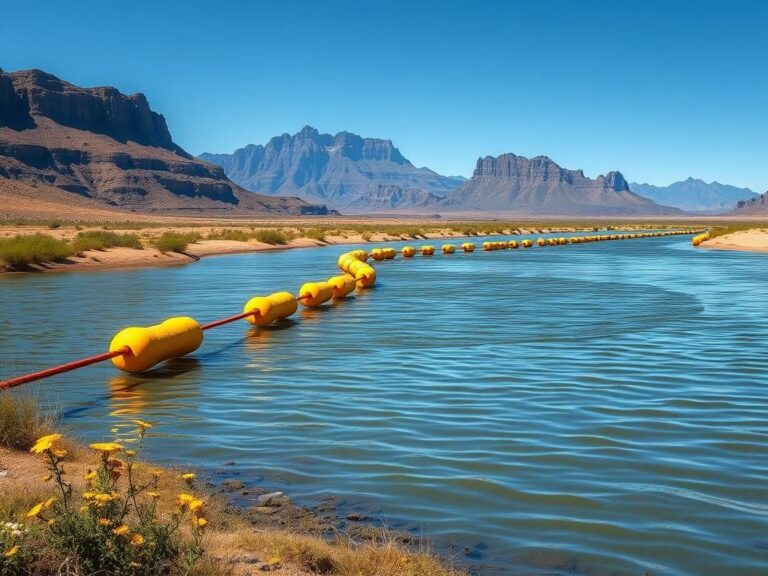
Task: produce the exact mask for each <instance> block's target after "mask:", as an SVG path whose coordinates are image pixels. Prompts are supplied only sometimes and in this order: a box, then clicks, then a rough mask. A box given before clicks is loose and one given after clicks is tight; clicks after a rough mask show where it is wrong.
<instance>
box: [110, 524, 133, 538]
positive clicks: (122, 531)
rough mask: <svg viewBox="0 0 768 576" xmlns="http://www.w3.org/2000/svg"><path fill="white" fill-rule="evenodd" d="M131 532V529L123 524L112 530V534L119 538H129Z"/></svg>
mask: <svg viewBox="0 0 768 576" xmlns="http://www.w3.org/2000/svg"><path fill="white" fill-rule="evenodd" d="M130 531H131V529H130V528H128V526H126V525H125V524H121V525H120V526H118V527H117V528H115V529H113V530H112V532H114V533H115V534H117V535H118V536H127V535H128V533H129V532H130Z"/></svg>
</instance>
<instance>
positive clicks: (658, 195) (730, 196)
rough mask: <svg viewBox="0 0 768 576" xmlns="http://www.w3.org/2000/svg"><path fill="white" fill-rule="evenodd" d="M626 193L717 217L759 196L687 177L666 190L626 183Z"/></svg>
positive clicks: (744, 190) (659, 187) (735, 188)
mask: <svg viewBox="0 0 768 576" xmlns="http://www.w3.org/2000/svg"><path fill="white" fill-rule="evenodd" d="M629 186H630V190H632V191H633V192H634V193H636V194H639V195H640V196H644V197H645V198H648V199H650V200H653V201H654V202H657V203H666V204H667V205H669V206H674V207H676V208H680V209H681V210H687V211H690V212H698V213H704V214H706V213H709V214H718V213H725V212H728V211H730V210H733V209H734V208H736V204H737V202H739V201H740V200H749V199H753V198H757V197H758V196H759V195H758V194H757V193H756V192H753V191H752V190H750V189H749V188H738V187H736V186H731V185H729V184H721V183H720V182H717V181H713V182H709V183H708V182H705V181H704V180H701V179H699V178H693V177H690V176H689V177H688V178H686V179H685V180H679V181H677V182H673V183H672V184H669V185H668V186H655V185H653V184H646V183H643V184H639V183H636V182H632V183H630V185H629Z"/></svg>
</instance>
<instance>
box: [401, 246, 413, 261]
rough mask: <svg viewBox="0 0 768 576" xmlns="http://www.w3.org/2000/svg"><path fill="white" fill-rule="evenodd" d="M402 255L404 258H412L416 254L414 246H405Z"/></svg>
mask: <svg viewBox="0 0 768 576" xmlns="http://www.w3.org/2000/svg"><path fill="white" fill-rule="evenodd" d="M400 254H402V255H403V257H404V258H412V257H413V256H414V255H415V254H416V248H414V247H413V246H403V247H402V248H401V249H400Z"/></svg>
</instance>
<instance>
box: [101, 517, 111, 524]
mask: <svg viewBox="0 0 768 576" xmlns="http://www.w3.org/2000/svg"><path fill="white" fill-rule="evenodd" d="M110 524H112V522H110V520H109V519H108V518H99V526H109V525H110Z"/></svg>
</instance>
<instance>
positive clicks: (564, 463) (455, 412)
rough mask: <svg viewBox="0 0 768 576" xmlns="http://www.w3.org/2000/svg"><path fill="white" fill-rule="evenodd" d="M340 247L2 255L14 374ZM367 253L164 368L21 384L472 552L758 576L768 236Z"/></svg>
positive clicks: (580, 567)
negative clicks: (52, 265) (78, 257)
mask: <svg viewBox="0 0 768 576" xmlns="http://www.w3.org/2000/svg"><path fill="white" fill-rule="evenodd" d="M420 243H421V242H417V243H415V245H417V246H418V245H419V244H420ZM440 243H441V242H439V241H438V242H436V245H437V246H439V245H440ZM401 245H402V244H401ZM347 250H349V247H344V246H335V247H327V248H320V249H311V250H291V251H284V252H273V253H262V254H249V255H237V256H226V257H219V258H208V259H204V260H202V261H201V262H198V263H196V264H194V265H190V266H184V267H178V268H155V269H145V270H129V271H104V272H90V273H66V274H45V275H24V276H14V277H3V278H1V279H0V302H1V303H2V306H1V308H0V377H8V376H11V375H15V374H19V373H25V372H27V371H31V370H35V369H39V368H41V367H45V366H48V365H51V364H53V363H56V362H59V361H64V360H67V359H72V358H76V357H79V356H81V355H86V354H90V353H93V352H97V351H101V350H103V349H105V348H106V346H107V344H108V343H109V340H110V339H111V337H112V335H113V334H114V333H115V332H116V331H117V330H118V329H120V328H122V327H124V326H126V325H147V324H152V323H156V322H157V321H159V320H162V319H164V318H166V317H169V316H172V315H191V316H193V317H195V318H197V319H198V320H200V321H201V322H204V321H209V320H212V319H216V318H220V317H223V316H227V315H230V314H233V313H236V312H238V311H240V309H241V307H242V305H243V303H244V302H245V300H246V299H247V298H249V297H250V296H252V295H257V294H264V293H270V292H272V291H277V290H285V289H288V290H292V291H294V292H295V291H296V290H297V289H298V286H299V285H300V284H301V283H302V282H304V281H309V280H322V279H325V278H327V277H328V276H331V275H332V274H335V273H336V268H335V261H336V257H337V256H338V254H340V253H341V252H344V251H347ZM377 270H378V274H379V283H378V284H377V286H376V288H375V289H373V290H369V291H366V292H363V293H358V294H357V296H356V297H355V298H353V299H350V300H348V301H344V302H340V303H338V304H335V305H333V306H328V307H325V308H322V309H319V310H312V311H309V310H305V311H303V312H300V313H299V314H297V315H296V316H295V320H292V321H290V322H287V323H285V324H283V325H281V326H278V327H275V328H270V329H262V330H259V331H255V330H252V329H249V328H248V327H247V325H246V324H244V323H238V324H234V325H229V326H227V327H222V328H219V329H216V330H212V331H210V332H207V333H206V341H205V343H204V345H203V347H202V348H201V349H200V350H199V351H198V353H196V354H194V355H193V356H191V357H190V358H189V359H187V360H184V361H178V362H175V363H172V364H171V365H170V366H168V367H167V368H165V369H162V370H159V371H157V372H156V373H154V374H148V375H146V376H126V375H121V374H120V373H118V372H117V371H116V370H115V369H114V368H113V367H112V366H111V365H110V364H104V365H98V366H93V367H90V368H86V369H83V370H80V371H77V372H74V373H70V374H67V375H63V376H59V377H56V378H53V379H51V380H48V381H46V382H44V383H38V384H32V385H28V386H27V387H26V388H27V389H28V390H32V391H35V392H36V393H37V394H38V395H40V396H41V397H43V398H44V399H46V400H47V401H49V402H52V403H56V404H58V405H59V407H60V408H61V409H62V410H63V412H64V414H65V415H66V419H67V420H68V423H69V424H70V425H71V428H72V429H74V430H75V431H76V432H77V433H78V434H79V435H80V436H81V437H82V438H83V439H85V440H96V439H102V438H109V437H111V434H110V429H112V428H114V427H116V426H117V427H118V428H120V429H121V430H125V431H127V430H129V429H131V428H133V425H130V424H129V422H130V419H131V418H137V417H138V418H142V419H145V420H149V421H150V422H153V423H155V424H156V426H155V428H154V429H153V430H152V431H153V432H154V434H153V435H152V437H151V441H150V442H149V446H148V454H146V455H147V456H148V457H150V458H153V459H156V460H158V461H163V462H173V463H179V464H189V465H194V466H196V467H198V468H199V469H200V470H202V471H203V473H206V472H207V474H209V475H210V476H211V477H216V476H217V474H218V475H220V474H221V470H222V469H223V468H222V463H224V462H227V461H234V462H235V463H236V464H235V466H230V467H226V469H227V470H228V471H229V472H230V473H235V472H236V473H238V474H239V476H238V477H239V478H240V479H241V480H243V481H244V482H246V483H257V484H258V485H260V486H263V487H266V488H276V489H284V490H286V491H287V492H288V493H289V494H290V495H291V496H292V497H293V498H295V499H298V501H300V502H307V503H311V502H313V501H314V500H316V499H317V498H318V497H320V496H321V495H324V494H328V493H333V494H337V495H339V496H341V497H343V498H344V499H345V500H346V502H347V503H348V504H349V505H350V506H352V507H356V508H358V509H362V510H365V511H366V512H367V513H369V514H372V515H374V516H375V517H377V518H380V519H383V520H384V521H386V522H387V523H388V524H390V525H394V526H398V527H404V528H410V529H413V530H416V531H418V532H420V533H421V534H424V535H427V536H429V537H431V538H432V539H434V541H435V549H436V551H437V552H438V553H441V554H446V555H450V554H451V548H449V546H448V544H450V543H454V544H455V546H456V550H458V552H459V553H458V557H459V560H460V561H461V562H468V563H469V564H471V565H474V566H476V567H479V571H480V572H481V573H483V574H517V573H525V574H530V573H535V574H543V573H546V574H574V573H575V574H582V573H585V574H590V575H592V574H634V575H640V574H644V573H646V572H648V573H651V574H669V575H675V576H678V575H692V574H695V575H700V576H708V575H711V576H724V575H728V576H741V575H750V576H753V575H759V574H766V573H768V533H767V531H766V528H767V521H768V455H767V454H766V450H765V444H766V441H767V440H768V420H767V419H766V415H767V414H768V390H767V388H766V387H767V386H768V318H766V303H767V302H768V282H766V278H768V257H766V256H762V255H757V254H748V253H729V252H713V251H707V250H694V249H692V248H690V246H689V238H688V237H672V238H652V239H640V240H627V241H617V242H605V243H593V244H581V245H574V246H562V247H551V248H544V249H540V248H533V249H530V250H522V249H519V250H516V251H499V252H489V253H483V252H475V253H474V254H455V255H452V256H438V255H436V256H434V257H432V258H423V257H416V258H413V259H411V260H401V259H398V260H396V261H390V262H384V263H381V264H378V265H377ZM465 546H467V547H469V548H470V549H471V551H470V554H469V556H468V557H466V558H465V557H464V556H463V555H462V554H461V549H462V548H463V547H465Z"/></svg>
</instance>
